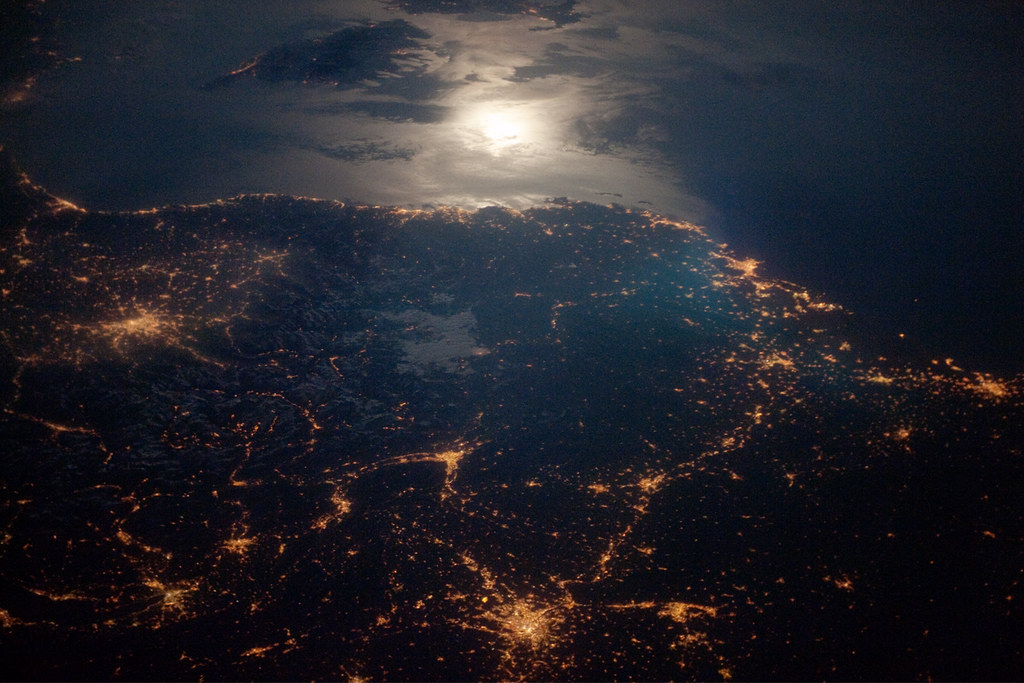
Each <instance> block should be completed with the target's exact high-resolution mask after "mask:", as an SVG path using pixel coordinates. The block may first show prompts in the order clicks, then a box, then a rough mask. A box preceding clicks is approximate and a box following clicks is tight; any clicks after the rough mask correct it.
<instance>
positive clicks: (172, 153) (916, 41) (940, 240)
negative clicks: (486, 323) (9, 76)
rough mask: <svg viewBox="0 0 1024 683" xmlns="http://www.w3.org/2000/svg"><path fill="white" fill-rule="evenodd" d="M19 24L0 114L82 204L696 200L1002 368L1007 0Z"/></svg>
mask: <svg viewBox="0 0 1024 683" xmlns="http://www.w3.org/2000/svg"><path fill="white" fill-rule="evenodd" d="M37 23H38V24H40V25H45V26H49V30H48V31H47V32H46V34H47V38H48V40H50V41H51V42H53V43H54V44H55V46H56V53H57V58H56V61H57V62H58V63H59V65H58V66H57V67H55V68H51V69H47V70H43V71H42V72H41V73H39V74H38V78H37V79H36V80H35V81H34V82H33V87H32V88H31V89H30V90H28V91H25V92H22V93H21V95H18V96H8V98H7V104H6V105H5V107H4V112H3V116H2V118H0V138H2V139H3V140H4V143H5V145H6V146H7V148H8V149H9V150H10V151H11V152H13V153H14V154H15V156H16V158H17V159H19V161H20V163H21V164H22V165H23V166H25V168H26V169H27V170H28V171H29V173H30V174H31V175H32V176H33V177H34V178H36V179H37V180H38V181H39V182H41V183H42V184H44V185H45V186H47V187H49V188H51V189H52V190H53V191H54V192H56V193H58V194H61V195H62V196H67V197H69V198H71V199H72V200H74V201H76V202H78V203H81V204H83V205H87V206H90V207H96V208H140V207H146V206H151V205H160V204H165V203H175V202H197V201H209V200H211V199H214V198H218V197H224V196H230V195H232V194H235V193H238V192H255V191H269V192H282V193H287V194H295V195H304V196H318V197H328V198H337V199H348V200H355V201H366V202H375V203H383V204H398V205H405V206H421V205H424V204H426V205H436V204H453V205H459V206H466V207H476V206H483V205H488V204H501V205H507V206H513V207H523V206H529V205H533V204H537V203H541V202H543V201H544V199H545V198H547V197H552V196H568V197H572V198H578V199H584V200H591V201H599V202H602V203H607V202H610V201H614V202H618V203H621V204H624V205H627V206H640V207H644V208H651V209H653V210H655V211H660V212H663V213H665V214H668V215H671V216H675V217H678V218H683V219H688V220H694V221H696V222H699V223H703V224H705V225H707V226H708V228H709V229H710V230H711V231H712V234H714V235H715V236H716V237H718V238H720V239H721V240H723V241H726V242H728V243H729V244H730V245H731V246H733V247H734V248H735V249H737V250H738V251H739V252H740V253H742V254H743V255H745V256H749V257H753V258H756V259H758V260H760V261H762V262H763V265H762V272H764V273H767V274H771V275H774V276H777V277H781V278H784V279H788V280H793V281H797V282H800V283H801V284H803V285H806V286H809V287H812V288H814V289H817V290H820V291H822V292H824V293H825V294H826V295H828V296H829V297H830V298H832V299H833V300H835V301H837V302H838V303H841V304H842V305H843V306H845V307H846V308H847V309H849V310H851V311H853V312H855V313H856V314H857V315H859V316H861V318H862V320H863V321H864V324H865V325H866V326H867V327H869V328H870V329H872V330H873V331H875V332H876V333H877V334H879V335H880V337H881V338H883V339H885V340H886V341H885V344H889V342H893V343H894V344H896V345H897V347H898V348H903V349H905V350H906V351H907V352H908V353H910V354H917V353H922V354H924V355H926V356H929V357H940V356H952V357H954V358H955V359H956V360H957V361H958V362H962V363H967V364H969V365H971V366H972V367H974V366H977V367H978V368H979V369H987V370H999V371H1003V372H1016V371H1019V370H1020V369H1021V368H1022V363H1021V361H1020V360H1019V359H1021V358H1024V341H1022V340H1024V315H1022V296H1024V295H1022V294H1021V293H1022V292H1024V275H1022V273H1024V239H1022V238H1021V228H1022V223H1024V199H1022V198H1024V175H1022V174H1024V172H1022V168H1024V151H1022V150H1024V104H1022V103H1024V73H1022V72H1024V66H1022V64H1024V47H1022V42H1024V41H1022V40H1021V38H1020V36H1021V35H1024V8H1022V6H1021V5H1020V3H1016V2H972V3H907V2H859V1H854V0H850V1H846V2H834V3H821V2H811V1H807V2H804V1H800V0H787V1H786V2H773V3H759V4H752V3H746V2H700V1H694V2H676V1H674V0H673V1H672V2H645V3H642V5H637V4H636V3H627V2H614V1H610V0H595V1H593V2H581V3H573V2H562V3H557V2H549V3H528V2H470V3H436V2H414V1H411V0H410V1H408V2H396V3H392V4H387V3H380V2H371V1H368V0H364V1H360V2H325V1H317V2H313V1H308V2H296V3H278V2H255V3H227V4H226V5H225V3H217V2H204V1H201V0H194V1H192V2H158V3H145V4H138V3H135V4H133V5H131V6H126V5H125V4H124V3H120V2H90V3H79V2H50V3H46V4H45V6H42V9H41V10H40V21H38V22H37ZM317 51H320V57H321V58H320V59H317ZM43 57H44V56H40V55H38V54H37V55H35V56H34V57H33V58H34V59H35V60H36V62H37V63H39V64H42V65H43V66H45V62H46V59H44V58H43ZM247 65H250V68H249V69H248V70H246V71H243V72H242V73H236V74H235V75H230V74H232V73H233V72H236V71H238V70H239V69H241V68H243V67H245V66H247ZM901 333H902V334H904V335H905V337H904V338H902V339H901V338H900V337H899V336H898V335H900V334H901Z"/></svg>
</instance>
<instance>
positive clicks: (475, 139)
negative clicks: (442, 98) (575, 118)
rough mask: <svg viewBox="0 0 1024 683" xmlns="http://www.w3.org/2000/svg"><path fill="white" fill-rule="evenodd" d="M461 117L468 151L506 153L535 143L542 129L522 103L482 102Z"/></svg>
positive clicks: (532, 110) (535, 113)
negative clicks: (479, 150) (470, 149)
mask: <svg viewBox="0 0 1024 683" xmlns="http://www.w3.org/2000/svg"><path fill="white" fill-rule="evenodd" d="M459 118H460V128H461V129H462V130H463V132H464V133H466V134H468V138H469V139H468V141H467V142H468V146H469V147H470V148H477V149H481V148H482V149H484V150H486V151H488V152H490V153H491V154H494V155H498V154H506V153H509V152H513V151H516V150H519V149H521V148H522V147H524V146H526V145H530V144H534V143H537V142H538V141H539V140H538V136H539V135H540V134H541V131H542V129H543V128H544V127H543V126H542V125H540V122H539V119H538V113H537V112H536V111H535V107H531V106H530V105H528V104H522V103H508V102H483V103H478V104H473V105H469V106H468V107H467V108H466V109H465V111H464V113H463V114H462V116H460V117H459Z"/></svg>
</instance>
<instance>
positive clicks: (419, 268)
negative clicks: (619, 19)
mask: <svg viewBox="0 0 1024 683" xmlns="http://www.w3.org/2000/svg"><path fill="white" fill-rule="evenodd" d="M0 207H2V213H0V217H2V220H3V224H2V229H0V296H2V302H3V305H2V306H0V332H2V342H3V343H2V345H0V383H2V387H0V401H2V403H0V441H2V443H3V444H4V450H5V454H4V456H3V460H2V472H0V631H2V633H0V636H2V637H0V676H2V677H3V678H6V679H58V678H60V679H179V678H181V679H186V678H187V679H198V678H217V679H299V678H329V679H341V678H354V677H361V678H373V679H391V680H413V679H414V680H467V679H474V680H496V679H501V680H522V679H530V680H534V679H588V680H597V679H600V680H611V679H625V678H629V679H647V680H654V679H695V680H709V679H728V678H736V679H754V678H757V679H800V680H808V679H917V678H940V679H954V678H956V679H1010V678H1016V677H1017V676H1018V675H1019V667H1020V661H1021V654H1022V653H1021V645H1020V639H1019V636H1018V634H1019V633H1021V632H1024V623H1022V622H1024V619H1022V615H1024V609H1022V608H1021V605H1022V604H1024V603H1022V600H1024V595H1022V586H1021V581H1020V568H1021V566H1024V513H1022V512H1021V509H1020V505H1019V482H1020V481H1021V477H1022V474H1024V471H1022V470H1024V458H1022V457H1021V456H1022V450H1024V419H1022V418H1024V379H1022V378H1020V377H1018V378H1015V379H1005V378H999V377H994V376H991V375H984V374H978V373H972V372H966V371H963V370H961V369H959V368H957V367H955V366H954V365H953V364H952V363H949V362H946V361H943V360H936V361H935V362H926V363H923V364H910V365H895V364H892V363H889V362H887V361H884V360H881V359H878V358H877V357H875V356H874V355H867V354H866V353H865V352H864V349H863V347H862V346H861V345H860V342H859V341H858V340H857V338H856V328H855V327H854V326H853V325H854V323H855V321H854V320H853V319H852V318H850V316H848V315H847V314H845V313H844V312H843V311H841V310H839V309H837V307H835V306H832V305H831V304H829V303H828V302H826V301H823V300H821V299H820V298H819V297H817V296H815V295H814V294H813V293H810V292H807V291H805V290H803V289H802V288H800V287H798V286H796V285H792V284H789V283H784V282H777V281H772V280H768V279H765V278H762V277H760V276H758V274H757V267H756V266H757V264H756V263H754V262H751V261H744V260H740V259H738V258H736V257H735V256H734V255H732V254H730V253H728V252H727V251H724V250H723V249H722V248H721V247H720V245H717V244H715V243H714V242H713V241H711V240H710V239H708V237H707V236H706V235H705V234H704V233H703V232H702V231H701V230H700V229H698V228H696V227H694V226H692V225H688V224H684V223H676V222H672V221H669V220H666V219H664V218H661V217H659V216H656V215H653V214H650V213H647V212H638V211H630V210H627V209H624V208H622V207H616V206H611V207H603V206H597V205H593V204H585V203H576V202H571V201H568V200H559V201H554V202H552V203H551V204H549V205H547V206H541V207H536V208H533V209H530V210H528V211H523V212H516V211H510V210H506V209H501V208H489V209H481V210H479V211H474V212H467V211H460V210H457V209H438V210H434V211H409V210H403V209H395V208H381V207H370V206H348V205H343V204H340V203H337V202H327V201H316V200H309V199H295V198H289V197H279V196H262V195H261V196H242V197H237V198H235V199H231V200H227V201H222V202H215V203H212V204H207V205H199V206H177V207H173V206H172V207H167V208H164V209H159V210H153V211H144V212H135V213H99V212H90V211H87V210H83V209H81V208H79V207H76V206H73V205H71V204H68V203H67V202H63V201H61V200H60V199H58V198H55V197H52V196H50V195H48V194H47V193H46V192H45V190H44V189H43V188H39V187H37V186H35V185H33V184H32V182H31V181H30V180H29V179H28V178H26V177H24V176H23V175H21V174H20V173H19V172H18V171H17V169H16V168H14V167H13V166H11V164H10V163H6V164H5V165H3V167H2V168H0Z"/></svg>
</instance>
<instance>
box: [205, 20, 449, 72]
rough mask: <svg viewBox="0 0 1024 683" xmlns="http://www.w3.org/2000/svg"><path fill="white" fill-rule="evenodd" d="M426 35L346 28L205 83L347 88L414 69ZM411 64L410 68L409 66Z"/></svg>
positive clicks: (392, 28)
mask: <svg viewBox="0 0 1024 683" xmlns="http://www.w3.org/2000/svg"><path fill="white" fill-rule="evenodd" d="M429 37H430V34H428V33H427V32H426V31H423V30H422V29H419V28H417V27H415V26H413V25H412V24H410V23H408V22H406V21H402V20H401V19H395V20H392V21H385V22H380V23H375V24H363V25H356V26H350V27H347V28H344V29H341V30H340V31H335V32H334V33H332V34H330V35H329V36H325V37H323V38H312V39H308V40H300V41H296V42H294V43H289V44H287V45H282V46H280V47H277V48H274V49H272V50H270V51H268V52H265V53H263V54H262V55H259V56H257V57H256V58H255V59H253V60H252V61H251V62H250V63H249V64H247V65H245V66H243V67H241V68H239V69H237V70H235V71H232V72H231V73H230V74H227V75H225V76H222V77H220V78H218V79H215V80H213V81H211V82H209V83H207V84H206V85H205V86H204V88H206V89H210V88H215V87H220V86H224V85H229V84H231V83H233V82H235V81H237V80H239V79H241V78H256V79H258V80H261V81H268V82H285V81H292V82H297V83H309V84H313V85H333V86H336V87H349V86H353V85H358V84H360V83H362V82H363V81H366V80H373V79H376V78H380V77H381V76H383V75H385V74H395V73H399V72H402V71H403V70H408V69H414V70H415V68H416V64H417V63H418V61H419V60H418V58H417V57H416V54H415V52H416V51H417V50H419V49H421V45H420V41H421V40H424V39H426V38H429ZM410 63H411V64H410Z"/></svg>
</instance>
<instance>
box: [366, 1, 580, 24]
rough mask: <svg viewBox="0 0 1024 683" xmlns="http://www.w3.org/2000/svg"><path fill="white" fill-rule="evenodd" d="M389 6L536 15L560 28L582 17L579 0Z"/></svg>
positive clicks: (425, 10)
mask: <svg viewBox="0 0 1024 683" xmlns="http://www.w3.org/2000/svg"><path fill="white" fill-rule="evenodd" d="M386 4H387V5H388V6H389V7H394V8H397V9H401V10H403V11H405V12H408V13H409V14H426V13H428V12H429V13H439V14H465V15H472V14H474V13H478V12H486V13H488V14H499V15H500V14H506V15H523V16H534V17H537V18H539V19H546V20H548V21H551V22H554V24H555V26H556V27H560V26H565V25H566V24H573V23H575V22H577V21H579V20H580V15H579V14H577V13H576V12H575V5H576V2H575V0H551V1H550V2H531V1H530V0H395V1H392V0H387V2H386Z"/></svg>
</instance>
